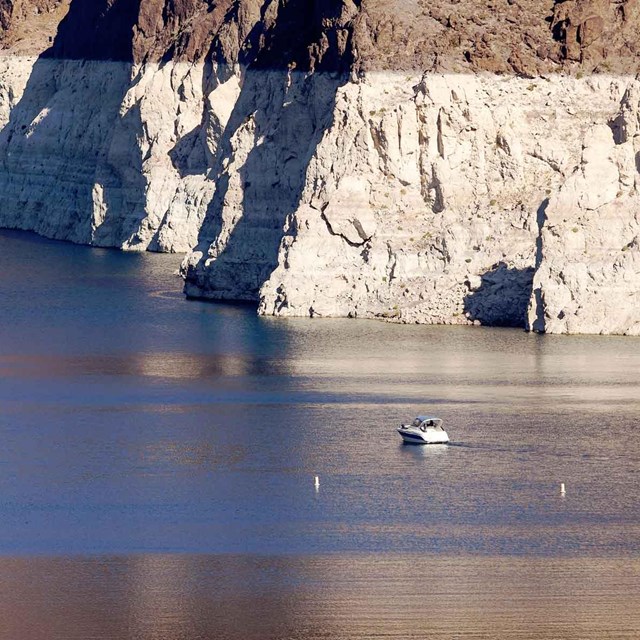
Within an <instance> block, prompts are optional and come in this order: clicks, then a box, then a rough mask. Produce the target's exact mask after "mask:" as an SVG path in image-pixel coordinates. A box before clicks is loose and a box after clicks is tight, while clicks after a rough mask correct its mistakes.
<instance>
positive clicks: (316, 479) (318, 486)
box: [313, 476, 320, 491]
mask: <svg viewBox="0 0 640 640" xmlns="http://www.w3.org/2000/svg"><path fill="white" fill-rule="evenodd" d="M313 484H314V485H315V488H316V491H318V490H319V489H320V478H319V477H318V476H315V480H314V481H313Z"/></svg>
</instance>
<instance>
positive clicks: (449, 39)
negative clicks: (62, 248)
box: [0, 0, 640, 335]
mask: <svg viewBox="0 0 640 640" xmlns="http://www.w3.org/2000/svg"><path fill="white" fill-rule="evenodd" d="M551 5H552V6H550V3H549V2H542V1H535V2H529V3H526V4H525V3H519V2H516V1H515V0H508V1H507V0H505V1H504V2H502V1H499V0H493V1H490V2H486V3H477V2H471V0H457V1H454V0H439V1H433V2H426V1H423V0H392V1H388V0H387V1H384V2H383V1H382V0H362V2H360V1H352V0H325V1H324V2H321V1H319V0H316V1H315V2H308V1H305V2H302V0H288V1H286V0H235V1H234V0H223V1H215V0H179V1H176V0H172V2H169V1H168V0H166V1H165V0H135V1H134V2H132V1H130V0H95V1H92V2H89V0H71V2H70V3H69V2H68V1H67V0H60V1H56V0H37V1H30V0H15V1H12V0H0V29H1V31H2V34H3V35H2V43H3V47H4V49H5V51H4V55H3V56H2V57H1V58H0V126H1V127H2V129H1V131H0V225H2V226H5V227H14V228H23V229H31V230H35V231H37V232H39V233H41V234H43V235H47V236H49V237H54V238H60V239H65V240H71V241H74V242H80V243H86V244H93V245H97V246H115V247H121V248H124V249H129V250H154V251H178V252H183V251H185V252H189V255H188V257H187V259H186V260H185V264H184V271H185V277H186V292H187V294H188V295H190V296H197V297H207V298H213V299H232V300H250V301H256V302H257V303H258V305H259V311H260V313H264V314H272V315H312V316H352V317H371V318H383V319H388V320H393V321H400V322H423V323H455V324H464V323H477V324H488V325H508V326H527V327H528V328H530V329H533V330H536V331H547V332H552V333H580V332H587V333H622V334H625V333H626V334H634V335H637V334H640V300H639V291H640V246H639V240H638V235H639V233H640V231H639V228H640V207H639V205H638V202H639V200H638V180H639V179H640V161H638V158H639V157H640V155H639V154H640V142H639V141H640V131H638V129H639V127H640V125H639V124H638V123H639V122H640V104H639V102H640V100H639V96H640V89H639V86H640V85H639V83H638V81H636V80H635V74H636V72H637V67H638V64H637V63H638V53H637V47H638V46H639V44H640V41H639V40H638V37H637V33H638V31H637V28H638V26H639V25H640V9H639V8H638V6H636V5H637V3H636V2H634V1H633V0H626V1H625V0H619V1H616V2H609V1H608V0H607V1H605V0H565V1H564V2H555V4H554V3H551Z"/></svg>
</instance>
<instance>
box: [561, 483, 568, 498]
mask: <svg viewBox="0 0 640 640" xmlns="http://www.w3.org/2000/svg"><path fill="white" fill-rule="evenodd" d="M566 493H567V492H566V490H565V488H564V482H561V483H560V495H561V496H564V495H566Z"/></svg>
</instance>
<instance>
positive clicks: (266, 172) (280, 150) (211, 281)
mask: <svg viewBox="0 0 640 640" xmlns="http://www.w3.org/2000/svg"><path fill="white" fill-rule="evenodd" d="M342 8H343V2H342V0H328V1H327V0H325V1H324V2H323V1H320V0H316V1H315V2H307V1H302V0H293V1H291V2H287V3H285V2H282V3H281V4H280V8H279V13H278V18H277V21H276V23H275V25H274V26H273V27H272V28H271V29H269V30H268V31H264V28H263V25H264V21H261V22H260V23H259V24H258V25H257V26H256V28H255V29H254V30H253V31H252V32H251V33H250V34H249V36H248V38H247V39H246V44H247V43H248V46H245V47H244V48H243V50H242V51H243V53H242V55H241V59H240V65H241V67H242V68H243V70H244V71H243V81H242V88H241V91H240V95H239V98H238V100H237V102H236V104H235V108H234V110H233V112H232V114H231V117H230V119H229V121H228V123H227V126H226V128H225V131H224V133H223V136H222V139H221V141H220V145H219V152H218V155H217V158H216V160H215V165H214V169H213V170H212V172H211V176H212V178H213V179H215V180H216V192H215V194H214V197H213V199H212V201H211V203H210V206H209V208H208V210H207V213H206V216H205V219H204V222H203V224H202V227H201V231H200V235H199V242H198V246H197V248H196V250H197V251H200V252H201V253H202V258H201V259H200V260H199V262H198V263H197V264H196V265H193V266H190V267H189V269H188V271H187V274H186V285H185V292H186V293H187V295H188V296H190V297H206V298H211V299H220V300H246V301H257V300H258V297H259V291H260V288H261V286H262V285H263V284H264V282H265V281H266V280H267V279H268V278H269V276H270V275H271V273H272V272H273V270H274V269H275V267H276V266H277V263H278V252H279V247H280V243H281V241H282V237H283V233H284V231H283V228H284V227H285V224H286V221H287V218H288V217H289V216H290V215H291V214H292V213H294V212H295V211H296V210H297V208H298V206H299V204H300V201H301V197H302V192H303V189H304V186H305V182H306V175H307V169H308V167H309V163H310V162H311V159H312V158H313V156H314V153H315V151H316V148H317V146H318V144H319V142H320V141H321V140H322V138H323V136H324V134H325V132H326V131H327V130H328V129H329V128H330V127H331V126H332V124H333V117H334V107H335V101H336V95H337V92H338V89H339V88H340V87H341V86H343V85H344V84H345V83H346V82H347V81H348V78H349V70H350V68H351V64H352V57H351V34H350V32H349V36H348V39H347V43H346V46H342V47H341V46H340V44H339V38H340V37H341V35H342V36H344V30H343V31H342V34H339V33H338V31H337V30H329V31H328V32H326V31H324V30H323V25H324V24H326V22H323V20H324V21H326V20H327V19H328V18H329V19H330V18H335V17H337V16H338V15H340V11H341V10H342ZM321 40H322V41H323V42H324V44H325V46H324V47H323V52H322V54H321V55H319V56H317V57H314V53H313V52H314V43H318V42H320V41H321ZM343 45H344V41H343ZM256 49H258V52H257V53H255V54H254V53H252V52H253V51H255V50H256ZM215 55H216V52H214V51H212V56H215ZM222 80H223V81H224V78H223V79H222ZM248 139H250V140H251V143H250V144H247V142H246V141H247V140H248ZM244 154H246V157H245V155H244ZM234 163H235V166H234ZM229 167H230V169H229ZM212 258H213V260H212Z"/></svg>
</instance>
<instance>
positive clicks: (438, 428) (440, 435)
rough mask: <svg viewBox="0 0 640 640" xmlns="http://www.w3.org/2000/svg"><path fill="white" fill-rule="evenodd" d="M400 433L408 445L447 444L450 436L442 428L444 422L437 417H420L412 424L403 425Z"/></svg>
mask: <svg viewBox="0 0 640 640" xmlns="http://www.w3.org/2000/svg"><path fill="white" fill-rule="evenodd" d="M398 433H399V434H400V435H401V436H402V439H403V440H404V442H405V443H406V444H447V443H448V442H449V434H448V433H447V432H446V431H445V430H444V429H443V428H442V420H441V419H440V418H436V417H435V416H418V417H417V418H416V419H415V420H414V421H413V422H412V423H411V424H403V425H400V427H399V428H398Z"/></svg>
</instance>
